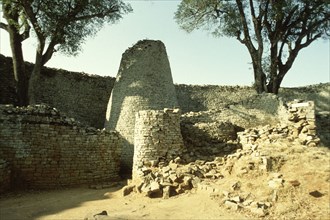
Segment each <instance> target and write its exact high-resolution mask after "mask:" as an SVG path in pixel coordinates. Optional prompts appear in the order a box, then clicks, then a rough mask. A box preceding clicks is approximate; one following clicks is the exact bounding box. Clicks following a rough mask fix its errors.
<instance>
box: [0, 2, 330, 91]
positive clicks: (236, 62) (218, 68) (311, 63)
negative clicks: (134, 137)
mask: <svg viewBox="0 0 330 220" xmlns="http://www.w3.org/2000/svg"><path fill="white" fill-rule="evenodd" d="M127 2H129V3H131V6H132V8H133V10H134V12H133V13H130V14H128V15H126V16H124V17H123V19H122V20H121V21H119V22H118V24H115V25H106V26H105V27H104V28H103V29H102V30H101V31H100V32H99V33H98V34H97V35H96V37H94V38H92V39H88V40H87V42H86V43H85V44H84V46H83V52H82V53H80V54H79V55H78V56H77V57H67V56H64V55H61V54H56V55H55V56H54V57H53V58H52V59H51V60H50V61H49V62H48V63H47V64H46V66H49V67H56V68H62V69H66V70H72V71H78V72H85V73H89V74H97V75H102V76H113V77H115V76H116V74H117V71H118V68H119V65H120V60H121V55H122V53H123V52H124V51H125V50H126V49H127V48H128V47H131V46H132V45H133V44H135V43H136V42H137V41H139V40H142V39H152V40H161V41H162V42H163V43H164V44H165V46H166V50H167V54H168V56H169V60H170V65H171V70H172V75H173V80H174V82H175V83H180V84H199V85H203V84H213V85H249V86H250V85H252V82H253V71H252V66H251V65H250V64H249V63H250V62H251V60H250V57H249V54H248V52H247V49H246V47H245V46H244V45H242V44H240V43H239V42H238V41H237V40H236V39H234V38H214V37H213V36H211V35H209V34H208V33H207V32H205V31H195V32H193V33H191V34H187V33H186V32H184V31H183V30H180V29H179V27H178V25H177V24H176V22H175V20H174V19H173V17H174V12H175V11H176V9H177V5H178V4H179V2H180V1H175V0H173V1H171V0H168V1H148V0H147V1H143V0H142V1H127ZM2 19H3V18H2ZM0 37H1V38H0V46H1V47H0V52H1V53H2V54H5V55H6V56H11V53H10V48H9V41H8V34H7V33H6V32H4V31H3V30H1V35H0ZM35 42H36V39H30V40H29V41H27V42H24V51H25V54H24V55H25V59H26V60H28V61H31V62H33V61H34V51H35V48H34V45H35ZM329 60H330V45H329V40H328V41H325V40H319V41H317V42H314V43H313V44H312V45H311V46H309V47H308V48H306V49H303V50H302V51H301V52H300V53H299V55H298V58H297V59H296V61H295V63H294V65H293V67H292V69H291V70H290V72H289V73H288V74H287V75H286V77H285V78H284V81H283V83H282V86H286V87H292V86H303V85H309V84H316V83H321V82H329V80H330V79H329V77H330V76H329V75H330V61H329Z"/></svg>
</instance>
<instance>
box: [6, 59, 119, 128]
mask: <svg viewBox="0 0 330 220" xmlns="http://www.w3.org/2000/svg"><path fill="white" fill-rule="evenodd" d="M32 69H33V64H32V63H28V62H26V73H27V74H28V75H30V74H31V72H32ZM114 81H115V79H114V78H113V77H101V76H97V75H89V74H85V73H77V72H69V71H65V70H61V69H51V68H43V69H42V71H41V78H40V79H39V83H38V84H37V88H36V89H35V90H36V97H35V100H36V101H37V103H39V104H40V103H44V104H47V105H50V106H54V107H56V108H57V109H59V110H60V111H61V112H65V113H66V115H68V116H70V117H71V118H75V119H77V120H79V121H81V122H82V123H84V124H86V125H89V126H93V127H96V128H103V125H104V117H105V112H106V109H107V102H108V100H109V97H110V94H111V90H112V87H113V84H114ZM16 100H17V95H16V85H15V81H14V76H13V67H12V59H11V58H9V57H4V56H3V55H1V54H0V104H14V103H16Z"/></svg>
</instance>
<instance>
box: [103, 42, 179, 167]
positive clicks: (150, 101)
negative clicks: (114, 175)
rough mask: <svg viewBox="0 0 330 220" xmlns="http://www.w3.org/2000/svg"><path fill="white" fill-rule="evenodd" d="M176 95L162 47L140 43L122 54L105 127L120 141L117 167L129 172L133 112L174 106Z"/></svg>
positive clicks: (158, 43)
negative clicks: (119, 155) (120, 147)
mask: <svg viewBox="0 0 330 220" xmlns="http://www.w3.org/2000/svg"><path fill="white" fill-rule="evenodd" d="M177 106H178V104H177V98H176V92H175V88H174V85H173V79H172V74H171V69H170V64H169V61H168V57H167V53H166V49H165V46H164V44H163V43H162V42H161V41H153V40H143V41H139V42H138V43H137V44H135V45H134V46H133V47H132V48H129V49H128V50H126V51H125V53H124V54H123V56H122V60H121V63H120V68H119V71H118V74H117V77H116V82H115V85H114V88H113V90H112V93H111V97H110V100H109V103H108V109H107V114H106V121H105V128H106V129H111V130H116V131H118V132H119V133H120V135H121V136H122V137H123V139H124V143H123V149H122V156H121V162H122V164H121V168H122V172H123V173H131V171H132V164H133V151H134V126H135V113H136V112H138V111H141V110H162V109H164V108H174V107H177Z"/></svg>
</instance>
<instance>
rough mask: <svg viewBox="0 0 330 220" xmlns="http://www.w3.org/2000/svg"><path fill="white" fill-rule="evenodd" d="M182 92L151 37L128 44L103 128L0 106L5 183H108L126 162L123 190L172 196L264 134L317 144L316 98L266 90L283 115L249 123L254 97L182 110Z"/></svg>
mask: <svg viewBox="0 0 330 220" xmlns="http://www.w3.org/2000/svg"><path fill="white" fill-rule="evenodd" d="M176 97H177V96H176V91H175V88H174V85H173V80H172V76H171V70H170V66H169V61H168V59H167V55H166V51H165V46H164V44H163V43H162V42H160V41H151V40H144V41H139V42H138V43H137V44H136V45H134V46H133V47H132V48H130V49H128V50H127V51H126V52H125V53H124V54H123V58H122V61H121V65H120V69H119V72H118V75H117V78H116V83H115V85H114V88H113V91H112V93H111V97H110V100H109V103H108V109H107V114H106V122H105V128H106V129H105V130H103V131H100V130H97V129H94V128H91V127H84V126H83V125H81V124H80V123H79V122H77V121H75V120H74V119H72V118H69V117H66V116H65V115H62V114H60V113H59V112H58V111H57V109H54V108H51V107H49V106H45V105H36V106H29V107H28V108H14V107H13V106H6V105H5V106H0V186H1V187H0V191H5V190H7V189H8V188H10V186H12V185H13V184H17V185H20V186H23V185H24V186H25V187H28V188H47V187H48V188H56V187H58V186H74V185H80V184H97V183H101V182H109V183H110V182H113V181H114V180H115V179H117V178H118V173H119V168H121V172H122V173H123V172H124V173H129V172H130V173H132V177H133V178H132V180H131V182H130V184H129V185H128V186H126V187H125V188H124V194H125V195H126V194H128V193H130V192H131V191H137V192H142V193H146V194H147V195H148V196H150V197H154V196H157V197H159V196H163V197H164V198H168V197H170V196H172V195H176V194H180V193H183V192H185V191H186V190H190V189H192V188H196V187H201V186H203V184H200V183H201V182H203V181H204V180H205V179H209V178H212V179H217V178H222V174H221V172H218V170H217V168H218V167H222V166H224V165H226V164H227V163H229V162H228V161H230V160H231V159H232V158H234V157H237V158H239V157H240V156H241V155H243V154H244V155H245V154H249V153H250V152H256V151H258V147H259V146H261V145H263V144H267V143H273V142H276V141H278V140H279V139H285V140H288V141H296V142H299V143H300V144H302V145H305V146H309V147H313V146H316V145H317V144H318V143H319V142H320V139H319V138H318V136H317V135H316V125H315V110H314V109H315V107H314V103H313V102H312V101H308V102H303V101H302V100H295V101H293V102H289V103H287V104H286V105H285V104H283V102H282V100H281V98H278V97H272V96H271V97H269V96H268V95H265V96H261V99H260V100H259V101H260V102H262V103H261V104H262V106H261V107H260V110H264V107H263V105H264V103H265V102H264V100H266V101H267V100H268V102H267V103H271V104H272V106H271V109H270V110H268V113H269V114H272V115H275V116H274V118H275V117H276V118H278V119H279V121H280V123H279V124H277V125H276V126H273V125H274V123H273V122H274V121H271V120H268V118H265V119H264V120H263V121H268V122H269V125H265V126H259V127H253V128H248V129H245V130H244V128H247V127H246V126H245V125H246V121H249V120H251V117H249V115H253V116H254V117H257V115H258V116H259V113H258V112H257V113H258V114H255V113H256V111H253V107H254V106H255V103H251V106H250V107H249V108H248V109H249V111H251V112H249V114H246V108H243V105H238V104H235V105H234V104H233V105H231V106H228V107H223V108H221V109H213V110H212V111H203V112H201V111H200V112H188V113H185V114H182V115H181V111H180V110H179V109H177V108H176V107H177V106H178V103H177V98H176ZM267 105H268V104H267ZM257 106H258V105H257ZM269 107H270V106H268V108H269ZM235 113H236V115H233V114H235ZM243 113H244V114H243ZM210 116H211V117H210ZM261 116H263V115H261ZM221 118H222V120H220V119H221ZM228 118H231V119H232V118H234V120H230V121H229V120H228ZM242 119H244V120H242ZM325 121H326V120H325ZM258 123H259V122H258ZM259 124H260V123H259ZM270 124H272V125H270ZM237 125H239V126H237ZM242 130H244V131H242ZM240 131H241V132H240ZM13 137H14V138H13ZM233 151H237V152H236V153H234V154H230V153H232V152H233ZM268 163H271V159H270V158H263V160H262V162H261V164H259V165H260V167H264V166H265V167H267V166H268V165H267V164H268ZM228 166H229V165H228ZM224 168H225V169H226V167H224ZM202 188H203V187H202Z"/></svg>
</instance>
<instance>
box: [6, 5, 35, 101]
mask: <svg viewBox="0 0 330 220" xmlns="http://www.w3.org/2000/svg"><path fill="white" fill-rule="evenodd" d="M1 2H2V4H1V7H2V9H3V16H4V18H5V19H6V20H7V24H5V23H2V22H1V23H0V28H1V29H4V30H6V31H7V32H8V33H9V36H10V37H9V39H10V47H11V51H12V56H13V69H14V79H15V81H16V93H17V97H18V100H17V104H18V105H20V106H22V105H27V104H28V96H27V93H28V77H27V75H26V73H25V63H24V57H23V51H22V42H23V41H24V40H25V39H27V38H29V36H30V29H31V27H30V25H29V23H28V21H27V20H26V17H25V16H24V14H23V11H22V8H21V7H19V5H18V4H16V3H15V2H13V1H10V0H2V1H1Z"/></svg>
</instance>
